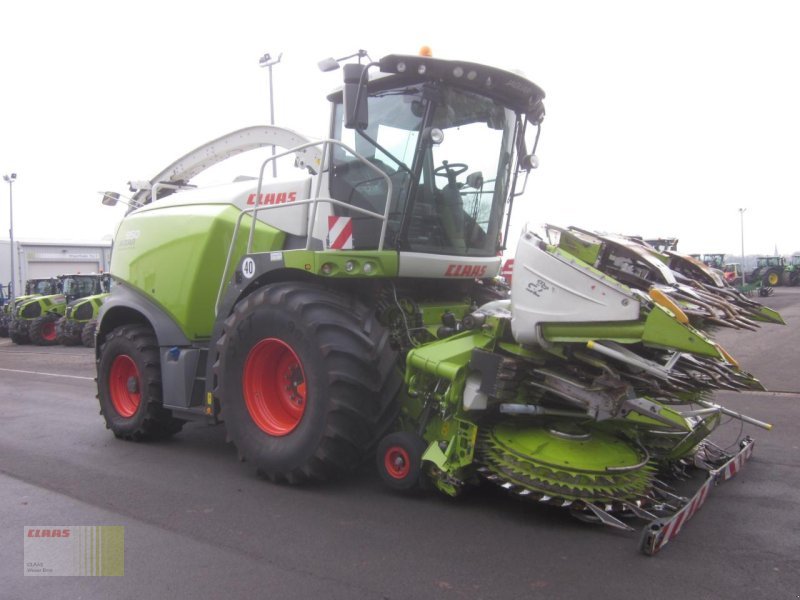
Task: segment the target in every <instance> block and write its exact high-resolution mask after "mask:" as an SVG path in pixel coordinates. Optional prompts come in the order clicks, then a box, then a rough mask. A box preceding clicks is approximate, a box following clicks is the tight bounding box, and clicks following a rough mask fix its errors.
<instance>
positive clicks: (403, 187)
mask: <svg viewBox="0 0 800 600" xmlns="http://www.w3.org/2000/svg"><path fill="white" fill-rule="evenodd" d="M342 122H343V109H342V105H341V104H339V105H337V107H336V120H335V124H334V137H336V138H338V139H341V140H342V142H344V143H345V144H347V145H348V146H350V147H351V148H354V149H355V151H356V152H357V153H359V154H360V155H361V156H363V157H365V158H366V159H367V160H368V161H369V162H370V163H371V164H372V165H373V166H375V167H377V168H378V169H380V170H381V171H383V172H384V173H386V174H387V175H388V176H389V177H390V179H391V181H392V199H391V206H390V209H389V223H388V232H387V239H386V246H387V247H395V248H398V249H401V250H410V251H413V252H428V253H433V254H451V255H460V256H463V255H470V256H494V255H496V253H497V249H498V247H499V243H500V233H501V223H502V219H503V209H504V206H505V202H506V199H507V196H508V182H509V179H510V174H511V169H512V158H513V148H514V144H513V142H514V136H515V133H516V131H517V126H518V117H517V115H516V114H515V113H514V112H513V111H511V110H508V109H506V108H504V107H503V106H502V105H500V104H498V103H497V102H495V101H493V100H492V99H490V98H486V97H484V96H480V95H477V94H474V93H472V92H467V91H464V90H461V89H458V88H455V87H452V86H447V85H444V84H430V83H429V84H425V85H420V86H417V87H414V86H412V87H405V88H397V89H390V90H384V91H380V92H377V93H373V94H372V95H370V98H369V122H370V123H369V126H368V127H367V128H366V129H365V130H364V131H363V132H357V131H355V130H353V129H345V128H344V127H343V126H342ZM435 130H440V131H441V133H442V134H443V136H442V137H441V139H438V138H437V136H436V134H434V135H431V131H434V132H435ZM436 133H438V132H436ZM386 187H387V186H386V183H385V179H384V178H383V177H380V176H379V175H378V174H377V173H376V172H375V171H374V170H372V169H370V168H369V167H367V166H366V165H364V164H363V163H361V162H360V161H358V160H356V158H355V157H354V156H353V155H352V154H351V153H349V152H347V151H345V150H344V149H342V148H341V147H336V148H335V150H334V153H333V169H332V170H331V195H332V196H333V197H334V198H336V199H338V200H341V201H344V202H347V203H348V204H351V205H353V206H358V207H360V208H366V209H368V210H371V211H374V212H378V213H383V212H384V209H385V201H386V195H387V189H386ZM339 212H341V213H345V212H350V213H352V214H351V215H350V216H351V217H352V218H353V238H354V245H355V247H356V248H374V247H376V246H377V244H378V235H379V231H380V223H379V222H378V221H377V220H376V219H372V218H368V217H363V216H360V215H358V214H356V213H355V212H354V211H346V210H342V209H340V211H339Z"/></svg>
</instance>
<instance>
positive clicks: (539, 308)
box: [96, 55, 782, 553]
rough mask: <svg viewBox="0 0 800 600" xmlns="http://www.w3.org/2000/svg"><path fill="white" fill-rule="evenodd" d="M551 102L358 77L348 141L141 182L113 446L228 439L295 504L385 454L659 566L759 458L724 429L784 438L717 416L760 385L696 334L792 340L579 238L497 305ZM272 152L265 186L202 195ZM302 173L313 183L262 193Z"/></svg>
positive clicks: (669, 258) (531, 257)
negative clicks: (556, 519) (291, 167)
mask: <svg viewBox="0 0 800 600" xmlns="http://www.w3.org/2000/svg"><path fill="white" fill-rule="evenodd" d="M328 62H332V61H328ZM333 62H334V66H335V61H333ZM375 71H379V72H380V73H379V74H377V75H378V76H373V77H371V76H370V75H372V74H374V72H375ZM543 98H544V92H543V91H542V90H541V89H540V88H539V87H537V86H536V85H535V84H533V83H531V82H530V81H528V80H527V79H525V78H524V77H522V76H520V75H516V74H513V73H510V72H507V71H503V70H500V69H497V68H493V67H489V66H485V65H481V64H476V63H469V62H463V61H449V60H440V59H435V58H431V57H422V56H404V55H389V56H386V57H384V58H382V59H381V60H380V61H378V62H374V63H370V64H369V65H361V64H346V65H344V87H343V89H341V90H339V91H336V92H333V93H332V94H331V95H330V96H329V100H330V102H331V106H332V118H331V131H330V132H329V135H328V139H325V140H322V141H315V140H311V139H309V138H306V137H303V136H301V135H299V134H297V133H295V132H292V131H289V130H286V129H282V128H279V127H251V128H248V129H244V130H239V131H236V132H233V133H231V134H229V135H226V136H223V137H221V138H219V139H217V140H214V141H212V142H209V143H208V144H205V145H204V146H201V147H200V148H197V149H196V150H194V151H193V152H191V153H189V154H187V155H186V156H184V157H182V158H181V159H179V160H177V161H176V162H175V163H173V164H172V165H169V166H168V167H167V168H165V169H164V170H163V171H162V172H161V173H159V174H157V175H156V176H155V177H153V178H152V179H151V180H150V181H149V182H141V183H138V184H136V185H135V186H134V187H136V188H138V189H136V190H135V193H134V195H133V197H132V198H130V199H128V203H129V206H130V210H129V211H128V213H127V215H126V217H125V219H123V221H122V222H121V224H120V226H119V229H118V230H117V232H116V237H115V242H114V255H113V258H112V264H111V273H112V277H113V279H114V286H113V289H112V291H111V294H110V297H109V298H108V299H107V301H106V302H105V303H104V304H103V306H102V307H101V309H100V316H99V323H98V325H97V338H96V339H97V347H96V358H97V386H98V399H99V403H100V409H101V413H102V415H103V417H104V419H105V424H106V427H107V428H109V429H110V430H111V431H112V432H113V434H114V435H115V436H116V437H118V438H123V439H127V440H144V439H148V438H149V439H154V438H155V439H157V438H163V437H167V436H171V435H173V434H175V433H177V432H178V431H180V429H181V427H182V425H183V424H184V422H186V421H188V420H195V419H198V420H203V421H207V422H210V423H220V422H224V424H225V427H226V429H227V434H228V438H229V440H230V441H231V442H233V443H234V444H235V446H236V448H237V450H238V453H239V456H240V457H241V459H243V460H246V461H248V462H250V463H252V464H253V465H254V467H255V468H256V469H257V471H258V472H259V473H260V474H262V475H263V476H265V477H267V478H268V479H270V480H272V481H276V482H288V483H292V484H295V483H297V484H299V483H303V482H317V481H325V480H329V479H333V478H336V477H340V476H342V475H345V474H347V473H349V472H351V471H352V470H353V469H355V468H356V467H357V466H358V465H360V464H362V462H363V461H364V459H365V457H369V456H370V455H371V454H372V453H374V454H372V455H373V456H374V458H373V460H375V464H376V465H377V469H378V471H379V473H380V477H381V478H382V479H383V481H385V482H386V483H387V484H388V485H389V486H390V487H392V488H394V489H396V490H399V491H406V490H410V489H416V488H418V487H419V486H421V485H423V484H424V485H425V486H427V487H429V488H434V489H436V490H438V491H440V492H442V493H444V494H446V495H449V496H456V495H458V494H460V493H461V492H462V491H463V490H465V489H467V488H468V487H470V486H471V485H475V484H478V483H480V482H483V481H486V482H491V483H495V484H497V485H500V486H502V487H503V488H505V489H506V490H508V491H509V492H512V493H515V494H517V495H518V496H520V497H522V498H528V499H531V500H535V501H538V502H542V503H548V504H556V505H558V506H562V507H564V508H565V509H568V510H569V511H571V512H572V513H573V514H574V515H575V516H576V517H578V518H580V519H583V520H587V521H591V522H597V523H603V524H606V525H609V526H612V527H617V528H620V529H624V530H631V527H630V525H629V524H628V523H629V520H628V517H636V518H638V519H641V520H644V521H645V523H646V524H647V526H646V541H645V542H643V545H642V548H643V550H644V551H645V552H648V553H654V552H656V551H658V549H660V548H661V547H662V546H663V545H664V544H666V543H667V542H668V541H669V540H670V539H671V538H672V536H673V532H675V533H676V532H677V529H678V528H679V527H676V526H675V523H676V520H677V519H680V520H681V521H683V520H685V519H686V518H688V516H691V515H690V514H687V513H690V512H694V511H695V510H696V509H697V507H699V505H700V504H701V503H702V500H704V499H705V493H707V492H708V489H709V488H710V487H711V485H712V484H713V483H715V482H716V481H720V480H722V479H725V478H727V475H726V474H727V473H729V472H733V471H735V470H734V469H733V467H731V468H728V467H730V466H731V465H733V466H736V467H737V468H738V467H740V466H741V464H742V463H743V462H744V461H745V460H746V459H747V458H748V457H749V456H750V454H751V453H752V450H753V444H752V440H750V439H749V438H748V439H744V440H742V443H741V447H740V448H739V449H738V450H737V451H736V452H733V453H729V452H726V451H725V450H722V449H720V448H718V447H716V446H714V445H713V444H711V443H710V442H709V441H708V439H707V436H708V435H709V433H710V432H711V431H712V430H713V429H714V428H715V427H716V426H717V425H718V424H719V423H720V421H721V417H722V416H723V415H730V416H735V417H736V418H739V419H743V420H747V421H748V422H751V423H755V424H757V425H760V426H762V427H766V428H769V425H767V424H765V423H761V422H759V421H756V420H755V419H751V418H749V417H745V416H743V415H739V414H737V413H733V412H732V411H730V410H728V409H726V408H724V407H721V406H718V405H717V404H714V403H713V402H712V401H711V398H710V394H711V393H712V392H713V391H714V390H716V389H726V390H739V389H743V390H751V389H763V388H762V386H761V385H760V383H759V382H758V381H757V380H756V379H754V378H753V377H752V376H751V375H749V374H748V373H745V372H743V371H742V370H741V369H739V367H738V366H737V364H736V362H735V360H734V359H733V358H732V357H731V356H730V354H728V353H727V352H726V351H725V350H724V349H723V348H721V347H720V346H719V345H718V344H716V343H715V342H713V341H712V340H711V339H710V338H709V337H708V336H707V335H706V334H705V333H704V332H703V331H702V329H703V328H710V327H711V326H726V327H734V328H740V329H750V328H753V327H755V326H756V324H757V323H759V322H776V323H780V322H782V320H781V318H780V315H778V314H777V313H775V312H774V311H771V310H769V309H767V308H765V307H762V306H761V305H759V304H757V303H755V302H752V301H750V300H749V299H747V298H745V297H743V296H741V295H739V294H737V292H736V291H735V290H732V289H731V288H730V287H728V286H726V285H725V284H724V281H722V279H721V278H720V277H719V276H717V275H716V274H715V273H714V272H713V271H712V270H711V269H708V268H707V267H706V266H705V265H703V264H702V263H699V264H696V263H697V261H692V260H690V259H688V258H686V257H683V256H682V255H679V254H677V253H674V252H667V253H663V254H662V253H660V252H658V251H657V250H656V249H654V248H652V247H649V246H647V245H646V244H644V243H643V242H642V241H641V240H638V241H637V240H633V239H629V238H622V237H614V236H598V235H596V234H592V233H590V232H587V231H583V230H578V229H558V228H552V229H551V232H552V234H553V236H554V238H557V239H551V240H550V241H546V240H544V239H540V238H539V237H537V236H536V235H534V234H533V233H531V232H526V233H525V234H524V235H523V236H522V237H521V239H520V240H519V244H518V245H517V250H516V253H515V254H514V257H515V260H514V266H513V278H512V284H511V291H510V294H509V292H508V290H507V286H500V285H498V284H497V282H496V280H495V278H496V276H497V275H498V273H499V271H500V267H501V260H502V259H501V251H502V250H503V249H504V247H505V243H506V238H507V236H508V230H509V223H510V216H511V210H512V203H513V201H514V199H515V198H518V197H519V196H520V194H521V193H522V190H523V189H524V187H525V183H526V180H527V176H528V174H529V173H530V171H531V170H532V169H533V168H534V167H535V166H536V164H537V161H536V158H535V150H536V145H537V142H538V139H539V130H540V127H541V123H542V120H543V117H544V108H543V103H542V102H543ZM273 145H274V146H277V147H278V148H279V151H278V153H277V155H276V156H274V157H268V158H267V159H266V160H265V161H264V163H263V164H262V166H261V170H260V173H259V176H258V177H257V178H237V180H236V181H235V182H233V183H231V184H225V185H221V186H214V187H207V188H195V187H194V186H192V185H191V183H190V182H191V180H192V178H193V177H194V176H195V175H197V174H198V173H200V172H201V171H203V170H204V169H206V168H208V167H209V166H211V165H213V164H215V163H216V162H219V161H222V160H225V159H226V158H228V157H230V156H233V155H236V154H238V153H240V152H243V151H247V150H253V149H257V148H264V147H269V146H273ZM285 156H289V157H292V156H293V157H294V164H295V167H296V168H297V171H296V172H295V173H294V174H293V175H292V176H284V177H282V178H279V179H277V178H274V179H270V180H265V177H264V174H265V172H267V171H268V169H269V167H270V166H271V163H272V162H273V161H274V160H277V159H280V158H282V157H285ZM119 197H120V196H119V194H116V193H113V192H107V193H106V194H105V195H104V197H103V203H104V204H114V203H115V202H116V201H117V200H118V199H119ZM690 465H701V466H703V467H704V468H705V469H706V470H707V471H708V473H709V475H708V479H707V482H706V484H704V487H703V489H702V490H701V491H699V492H698V494H699V493H701V492H702V499H700V497H699V496H698V497H695V498H690V499H687V498H681V497H680V496H679V495H678V494H677V493H675V492H674V490H673V491H671V490H670V489H669V488H668V487H667V484H666V483H664V482H665V481H666V479H667V478H668V477H670V476H672V475H676V474H677V475H680V474H681V473H683V471H684V470H685V469H687V468H689V466H690Z"/></svg>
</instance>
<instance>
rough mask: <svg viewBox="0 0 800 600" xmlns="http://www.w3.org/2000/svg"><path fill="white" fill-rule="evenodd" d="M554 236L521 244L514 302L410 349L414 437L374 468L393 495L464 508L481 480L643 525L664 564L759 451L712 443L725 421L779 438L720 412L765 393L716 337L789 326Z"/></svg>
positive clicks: (623, 246)
mask: <svg viewBox="0 0 800 600" xmlns="http://www.w3.org/2000/svg"><path fill="white" fill-rule="evenodd" d="M550 233H551V234H553V233H554V234H555V235H551V236H550V237H551V241H553V239H552V238H555V240H554V243H546V242H545V241H544V240H543V239H540V238H539V237H537V236H536V235H534V234H533V233H530V232H527V233H525V234H524V235H523V237H522V239H521V240H520V242H519V246H518V248H517V253H516V257H515V262H514V272H513V279H512V281H513V283H512V286H511V294H510V298H507V299H499V300H495V301H492V302H489V303H486V304H484V305H482V306H480V307H477V309H473V310H471V311H468V312H467V313H466V314H465V315H464V316H463V318H461V319H460V320H457V319H456V318H455V316H454V315H450V323H449V327H444V328H443V330H442V329H440V330H439V336H440V339H438V340H435V341H427V342H425V343H417V344H415V345H414V347H412V348H410V349H409V351H408V355H407V359H406V375H405V378H406V386H407V390H408V394H407V395H408V398H407V400H406V401H405V402H404V404H403V407H402V415H401V423H402V425H401V427H402V429H403V431H404V435H406V436H407V437H405V438H402V439H401V438H398V437H397V434H392V435H393V436H395V437H394V438H393V440H394V441H393V443H388V444H383V445H382V447H381V448H380V449H379V455H378V466H379V469H380V470H381V472H382V475H383V477H384V480H386V481H387V482H388V483H389V484H390V485H391V484H395V487H399V488H405V487H408V481H407V478H408V477H409V476H411V477H417V476H419V477H427V478H429V479H430V480H431V481H432V482H433V484H434V485H435V487H436V488H438V489H439V490H440V491H442V492H444V493H446V494H448V495H452V496H455V495H457V494H459V493H460V492H461V490H462V489H463V488H464V487H466V486H467V485H469V484H471V483H476V482H478V481H480V480H481V479H483V480H487V481H490V482H492V483H495V484H497V485H499V486H501V487H503V488H505V489H506V490H508V491H509V492H511V493H513V494H516V495H518V496H520V497H523V498H527V499H531V500H535V501H538V502H543V503H548V504H554V505H557V506H561V507H564V508H567V509H568V510H569V511H570V512H571V513H572V514H573V515H574V516H576V517H578V518H579V519H581V520H585V521H590V522H597V523H602V524H604V525H608V526H611V527H615V528H619V529H623V530H629V531H632V530H633V528H632V527H631V525H630V524H629V523H630V518H631V517H634V518H636V519H639V520H644V521H645V522H646V523H647V526H646V528H645V533H644V537H643V541H642V545H641V548H642V550H643V551H644V552H645V553H648V554H654V553H655V552H657V551H658V550H659V549H660V548H661V547H662V546H663V545H665V544H666V543H667V542H668V541H669V540H671V539H672V538H673V537H674V536H675V535H676V534H677V532H678V531H679V530H680V528H681V527H682V525H683V523H684V522H685V521H686V520H688V518H690V517H691V516H692V515H693V514H694V513H695V512H696V511H697V509H698V508H699V507H700V505H702V503H703V502H704V501H705V497H706V495H707V494H708V491H709V489H710V488H711V487H712V486H713V484H714V483H716V482H718V481H722V480H724V479H727V478H729V477H730V476H732V475H733V473H735V472H736V471H737V470H738V469H739V468H741V466H742V464H743V463H744V461H745V460H746V459H747V458H749V457H750V455H751V453H752V449H753V442H752V440H750V439H749V438H748V439H746V440H744V441H743V442H742V445H741V448H740V451H739V452H738V453H734V454H730V453H727V452H725V451H724V450H722V449H720V448H718V447H716V446H715V445H714V444H713V443H712V442H710V441H709V440H708V436H709V435H710V434H711V433H712V432H713V431H714V429H715V428H716V427H717V426H718V425H719V424H720V420H721V417H722V416H723V415H726V416H730V417H734V418H737V419H740V420H742V421H745V422H748V423H751V424H754V425H756V426H760V427H763V428H765V429H769V428H770V427H771V426H770V425H769V424H766V423H762V422H760V421H757V420H756V419H752V418H750V417H747V416H744V415H741V414H738V413H735V412H733V411H731V410H728V409H726V408H724V407H722V406H719V405H717V404H715V403H714V402H713V400H712V394H713V393H714V392H715V391H717V390H737V391H747V390H751V391H758V390H763V389H764V388H763V386H762V385H761V383H760V382H759V381H758V380H757V379H755V378H754V377H753V376H752V375H750V374H749V373H747V372H745V371H743V370H741V369H740V368H739V365H738V364H737V363H736V361H735V360H734V359H733V357H732V356H731V355H730V354H729V353H728V352H727V351H726V350H725V349H724V348H722V347H721V346H720V345H719V344H717V343H716V342H714V341H713V340H712V339H711V338H710V337H709V335H708V333H709V331H712V330H713V329H714V328H717V327H734V328H738V329H755V328H756V327H758V326H759V324H760V323H764V322H774V323H782V320H781V318H780V316H779V315H778V314H777V313H775V312H774V311H772V310H770V309H768V308H766V307H763V306H761V305H759V304H757V303H755V302H753V301H751V300H749V299H748V298H746V297H745V296H743V295H741V294H739V293H738V292H736V291H735V290H733V288H731V287H729V286H728V285H727V284H725V282H724V281H722V280H721V279H719V278H718V277H717V276H716V275H715V273H714V272H713V271H711V270H710V269H708V268H707V267H705V265H703V264H702V263H699V262H698V261H695V260H693V259H690V258H688V257H684V256H682V255H679V254H677V253H675V252H667V253H666V254H662V253H660V252H658V251H657V250H656V249H654V248H652V247H650V246H648V245H647V244H644V243H642V242H641V241H638V240H636V239H633V238H625V237H621V236H601V235H597V234H592V233H589V232H586V231H582V230H577V229H560V228H550ZM445 324H446V325H447V323H445ZM406 334H407V338H408V339H410V340H412V341H413V340H414V332H413V331H411V330H409V331H407V332H406ZM404 453H405V454H404ZM407 459H408V460H412V461H414V460H421V461H422V465H423V467H422V469H421V470H420V472H419V473H416V472H411V473H409V472H407V471H405V470H404V464H405V460H407ZM691 468H701V469H704V470H705V471H707V472H708V478H707V480H706V483H705V484H704V485H703V486H702V488H701V489H700V490H699V491H698V492H697V493H696V494H695V495H694V496H693V497H691V498H685V497H682V496H680V495H679V494H678V493H677V492H676V491H675V489H673V488H672V487H671V485H670V484H669V481H670V479H673V478H676V477H677V478H682V477H683V476H684V474H685V472H686V471H687V469H691Z"/></svg>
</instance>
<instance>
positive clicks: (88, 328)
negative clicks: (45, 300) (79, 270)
mask: <svg viewBox="0 0 800 600" xmlns="http://www.w3.org/2000/svg"><path fill="white" fill-rule="evenodd" d="M110 284H111V277H110V276H109V275H108V274H103V275H100V276H99V277H92V278H84V279H72V280H70V282H69V287H68V288H65V291H64V293H65V295H66V296H67V297H68V298H69V297H70V296H71V295H73V297H75V298H76V299H75V300H72V301H71V302H68V303H67V306H66V308H65V310H64V316H63V317H61V318H60V319H58V321H56V340H57V342H58V343H59V344H62V345H64V346H76V345H78V344H83V345H84V346H86V347H90V348H91V347H93V346H94V333H95V328H96V326H97V314H98V311H99V310H100V307H101V306H102V305H103V302H105V301H106V299H107V298H108V296H109V294H108V292H109V288H110ZM84 294H88V295H84Z"/></svg>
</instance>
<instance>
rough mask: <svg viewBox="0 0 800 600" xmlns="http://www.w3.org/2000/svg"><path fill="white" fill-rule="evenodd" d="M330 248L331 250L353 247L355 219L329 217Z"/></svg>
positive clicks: (350, 248)
mask: <svg viewBox="0 0 800 600" xmlns="http://www.w3.org/2000/svg"><path fill="white" fill-rule="evenodd" d="M328 248H330V249H331V250H352V249H353V219H351V218H350V217H333V216H329V217H328Z"/></svg>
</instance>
